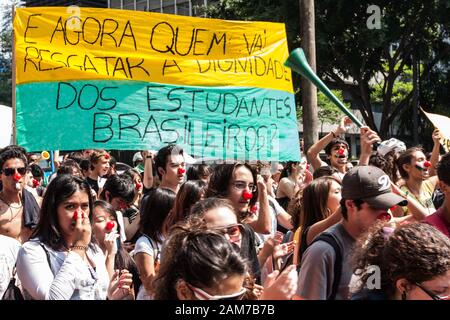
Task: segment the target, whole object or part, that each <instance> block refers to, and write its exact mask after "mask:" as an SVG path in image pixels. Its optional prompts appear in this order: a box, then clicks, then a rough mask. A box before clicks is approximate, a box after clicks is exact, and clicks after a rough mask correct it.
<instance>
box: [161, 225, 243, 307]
mask: <svg viewBox="0 0 450 320" xmlns="http://www.w3.org/2000/svg"><path fill="white" fill-rule="evenodd" d="M161 257H162V258H161V265H160V268H159V273H158V275H157V276H156V279H155V280H154V284H155V292H156V294H155V300H177V299H178V296H177V291H176V285H177V282H178V281H179V280H184V281H186V282H187V283H189V284H191V285H193V286H195V287H198V288H209V287H213V286H217V285H219V284H220V283H221V281H223V280H224V279H226V278H228V277H230V276H232V275H246V274H247V263H246V261H245V260H244V258H242V256H241V255H240V253H239V251H238V250H237V249H235V247H234V246H233V245H232V244H231V243H230V242H229V241H228V240H227V239H226V238H225V237H224V236H223V234H221V233H220V232H218V231H215V230H208V229H206V225H205V224H204V222H203V221H202V220H201V219H198V218H195V217H191V218H190V219H189V221H186V222H184V223H181V224H177V225H175V226H174V228H173V229H172V232H171V234H170V236H169V237H168V239H167V241H166V242H165V246H164V247H163V249H162V253H161Z"/></svg>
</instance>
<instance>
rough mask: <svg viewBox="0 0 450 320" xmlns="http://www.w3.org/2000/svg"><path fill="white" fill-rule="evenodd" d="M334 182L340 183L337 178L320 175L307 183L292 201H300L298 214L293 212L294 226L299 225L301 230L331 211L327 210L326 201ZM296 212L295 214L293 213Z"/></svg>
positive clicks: (320, 219) (326, 215) (325, 216)
mask: <svg viewBox="0 0 450 320" xmlns="http://www.w3.org/2000/svg"><path fill="white" fill-rule="evenodd" d="M333 181H334V182H336V183H338V184H339V185H341V182H340V181H339V179H337V178H335V177H331V176H327V177H320V178H317V179H315V180H313V181H311V183H310V184H308V185H307V186H306V187H305V188H303V190H302V191H301V196H300V195H299V194H298V195H297V196H296V198H294V199H293V200H291V202H292V201H300V202H301V205H300V206H299V207H300V210H299V211H300V214H298V213H299V212H293V213H294V214H293V215H292V224H293V225H294V227H295V228H298V227H299V226H301V227H302V230H305V229H306V228H307V227H310V226H312V225H313V224H314V223H316V222H319V221H322V220H323V219H325V218H327V217H328V216H329V215H330V214H331V213H332V212H331V213H330V212H329V210H328V207H327V202H328V197H329V192H330V189H331V184H332V183H333ZM295 213H297V214H295Z"/></svg>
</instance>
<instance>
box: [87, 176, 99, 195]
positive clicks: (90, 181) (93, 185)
mask: <svg viewBox="0 0 450 320" xmlns="http://www.w3.org/2000/svg"><path fill="white" fill-rule="evenodd" d="M86 182H87V183H88V184H89V185H90V186H91V188H92V189H94V190H95V192H96V193H97V194H98V190H99V187H98V181H97V180H94V179H91V178H89V177H86Z"/></svg>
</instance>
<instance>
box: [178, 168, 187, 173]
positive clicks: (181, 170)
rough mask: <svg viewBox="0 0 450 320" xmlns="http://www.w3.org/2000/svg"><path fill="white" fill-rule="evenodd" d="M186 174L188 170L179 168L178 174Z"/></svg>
mask: <svg viewBox="0 0 450 320" xmlns="http://www.w3.org/2000/svg"><path fill="white" fill-rule="evenodd" d="M185 172H186V170H184V169H183V168H178V174H183V173H185Z"/></svg>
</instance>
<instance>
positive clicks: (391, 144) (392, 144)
mask: <svg viewBox="0 0 450 320" xmlns="http://www.w3.org/2000/svg"><path fill="white" fill-rule="evenodd" d="M392 150H395V152H397V153H398V152H402V151H405V150H406V145H405V143H404V142H403V141H400V140H398V139H395V138H391V139H389V140H385V141H382V142H380V145H379V146H378V148H377V153H378V154H379V155H381V156H382V157H384V156H385V155H386V153H388V152H390V151H392Z"/></svg>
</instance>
